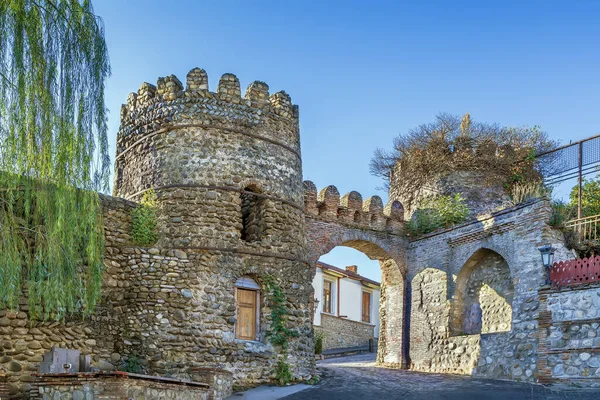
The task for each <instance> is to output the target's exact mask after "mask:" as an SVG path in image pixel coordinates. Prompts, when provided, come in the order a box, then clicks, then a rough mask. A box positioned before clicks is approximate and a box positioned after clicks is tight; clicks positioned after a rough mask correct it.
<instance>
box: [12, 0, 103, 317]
mask: <svg viewBox="0 0 600 400" xmlns="http://www.w3.org/2000/svg"><path fill="white" fill-rule="evenodd" d="M109 74H110V67H109V62H108V55H107V48H106V44H105V41H104V29H103V26H102V23H101V21H100V20H99V18H98V17H97V16H95V15H94V13H93V10H92V6H91V4H90V2H89V1H88V0H1V1H0V308H9V309H13V310H14V309H17V308H18V307H19V306H20V305H21V302H22V299H24V298H28V309H29V313H30V317H32V318H41V319H49V318H51V319H62V318H64V317H65V316H67V315H69V314H73V313H79V312H83V313H84V314H89V313H91V312H93V310H94V307H95V305H96V302H97V300H98V298H99V294H100V284H101V278H102V269H103V265H102V256H103V253H104V247H103V246H104V243H103V231H102V229H103V228H102V227H103V225H102V220H101V212H100V211H101V209H100V203H99V198H98V195H97V193H96V192H97V191H103V190H104V191H105V190H107V189H108V177H109V157H108V149H107V147H108V146H107V138H106V132H107V126H106V113H107V110H106V107H105V104H104V81H105V79H106V78H107V77H108V75H109Z"/></svg>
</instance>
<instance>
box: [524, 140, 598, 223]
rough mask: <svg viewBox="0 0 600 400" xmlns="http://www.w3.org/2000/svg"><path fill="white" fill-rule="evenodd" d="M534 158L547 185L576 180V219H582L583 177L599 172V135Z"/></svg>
mask: <svg viewBox="0 0 600 400" xmlns="http://www.w3.org/2000/svg"><path fill="white" fill-rule="evenodd" d="M535 158H536V162H537V166H538V168H539V171H540V172H541V173H542V176H543V177H544V183H546V184H547V185H549V186H553V185H557V184H559V183H561V182H565V181H567V180H570V179H574V178H576V179H577V186H578V189H577V192H578V193H577V218H582V217H583V214H582V204H581V198H582V188H583V177H584V176H586V175H590V174H597V173H598V172H599V171H600V135H596V136H592V137H589V138H586V139H583V140H580V141H578V142H575V143H569V144H567V145H564V146H561V147H558V148H556V149H553V150H550V151H546V152H543V153H538V154H536V155H535Z"/></svg>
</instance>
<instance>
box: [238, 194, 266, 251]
mask: <svg viewBox="0 0 600 400" xmlns="http://www.w3.org/2000/svg"><path fill="white" fill-rule="evenodd" d="M255 193H256V194H259V193H260V192H259V191H258V189H257V188H256V187H254V186H248V187H246V188H244V191H243V192H242V194H240V202H241V205H242V231H241V232H240V237H241V238H242V240H245V241H246V242H256V241H259V240H260V239H261V236H262V231H263V222H262V218H263V215H262V214H263V208H264V199H263V198H260V197H258V196H257V195H255Z"/></svg>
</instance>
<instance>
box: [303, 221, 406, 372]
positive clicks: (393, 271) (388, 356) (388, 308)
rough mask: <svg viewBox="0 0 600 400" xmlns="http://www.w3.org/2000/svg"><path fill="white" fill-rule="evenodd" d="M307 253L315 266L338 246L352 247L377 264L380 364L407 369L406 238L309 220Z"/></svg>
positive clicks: (378, 356)
mask: <svg viewBox="0 0 600 400" xmlns="http://www.w3.org/2000/svg"><path fill="white" fill-rule="evenodd" d="M307 222H308V226H307V228H308V232H309V234H308V249H309V255H310V259H311V260H310V261H311V264H312V265H316V262H317V260H318V259H319V257H321V256H322V255H324V254H327V253H328V252H330V251H331V250H332V249H334V248H335V247H338V246H343V247H350V248H353V249H355V250H358V251H360V252H361V253H363V254H365V255H366V256H367V257H369V258H371V259H373V260H378V261H379V264H380V267H381V270H382V277H381V287H380V304H379V324H380V326H379V346H378V354H377V360H378V362H379V363H381V364H386V365H390V366H396V367H406V366H407V361H406V360H407V358H408V354H407V348H406V347H405V345H404V344H405V343H406V340H407V333H406V332H405V331H404V327H405V326H407V325H405V323H404V318H405V315H406V312H405V306H406V304H407V302H406V281H405V275H406V261H405V253H404V251H405V250H404V249H405V246H402V244H403V243H404V240H405V239H404V238H399V237H395V236H392V235H388V234H386V233H385V232H377V231H369V230H364V229H353V228H350V227H345V226H343V225H341V224H334V223H326V222H324V221H314V220H308V221H307Z"/></svg>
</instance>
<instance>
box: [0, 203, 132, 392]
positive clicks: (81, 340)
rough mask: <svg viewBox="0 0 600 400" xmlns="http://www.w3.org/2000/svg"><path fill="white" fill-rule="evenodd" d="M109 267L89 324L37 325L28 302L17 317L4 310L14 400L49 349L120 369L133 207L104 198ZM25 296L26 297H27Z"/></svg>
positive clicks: (3, 339)
mask: <svg viewBox="0 0 600 400" xmlns="http://www.w3.org/2000/svg"><path fill="white" fill-rule="evenodd" d="M101 200H102V205H103V215H104V225H105V240H106V253H105V259H104V263H105V266H106V269H105V272H104V277H103V281H102V298H101V301H100V303H99V304H98V306H97V310H96V312H95V313H94V314H93V315H92V316H90V317H89V318H88V319H85V320H84V319H82V318H81V317H80V316H76V315H75V316H71V317H69V318H67V320H66V321H64V322H54V321H49V322H39V321H32V320H30V319H29V317H28V308H27V299H26V297H23V298H22V299H21V300H20V310H19V311H18V312H9V311H7V310H1V311H0V344H1V348H0V356H1V358H0V363H1V365H2V367H3V368H4V369H5V370H6V375H7V381H8V388H9V391H10V393H11V395H18V394H19V393H20V392H21V391H22V389H23V387H24V384H25V383H28V382H30V381H31V374H32V373H36V372H38V370H39V363H40V362H41V361H42V356H43V354H44V353H45V352H46V351H49V350H50V348H51V347H53V346H57V347H63V348H67V347H68V348H73V349H78V350H80V351H81V352H82V354H90V355H91V356H92V363H93V365H94V366H96V367H99V368H102V369H113V368H116V367H118V366H120V365H121V362H122V356H123V354H124V350H125V348H126V347H127V346H126V344H125V343H124V342H123V340H122V335H123V329H124V326H125V324H126V321H127V314H128V312H129V307H128V301H127V299H126V294H127V293H128V291H129V289H130V281H129V279H128V277H129V275H128V272H129V271H130V270H131V268H132V267H134V266H132V265H131V264H129V262H128V257H127V253H135V250H134V249H133V248H130V247H129V248H128V246H130V237H129V231H130V222H131V217H130V211H131V209H132V207H134V203H131V202H128V201H125V200H122V199H116V198H111V197H106V196H103V197H102V198H101ZM25 294H26V292H25Z"/></svg>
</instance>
